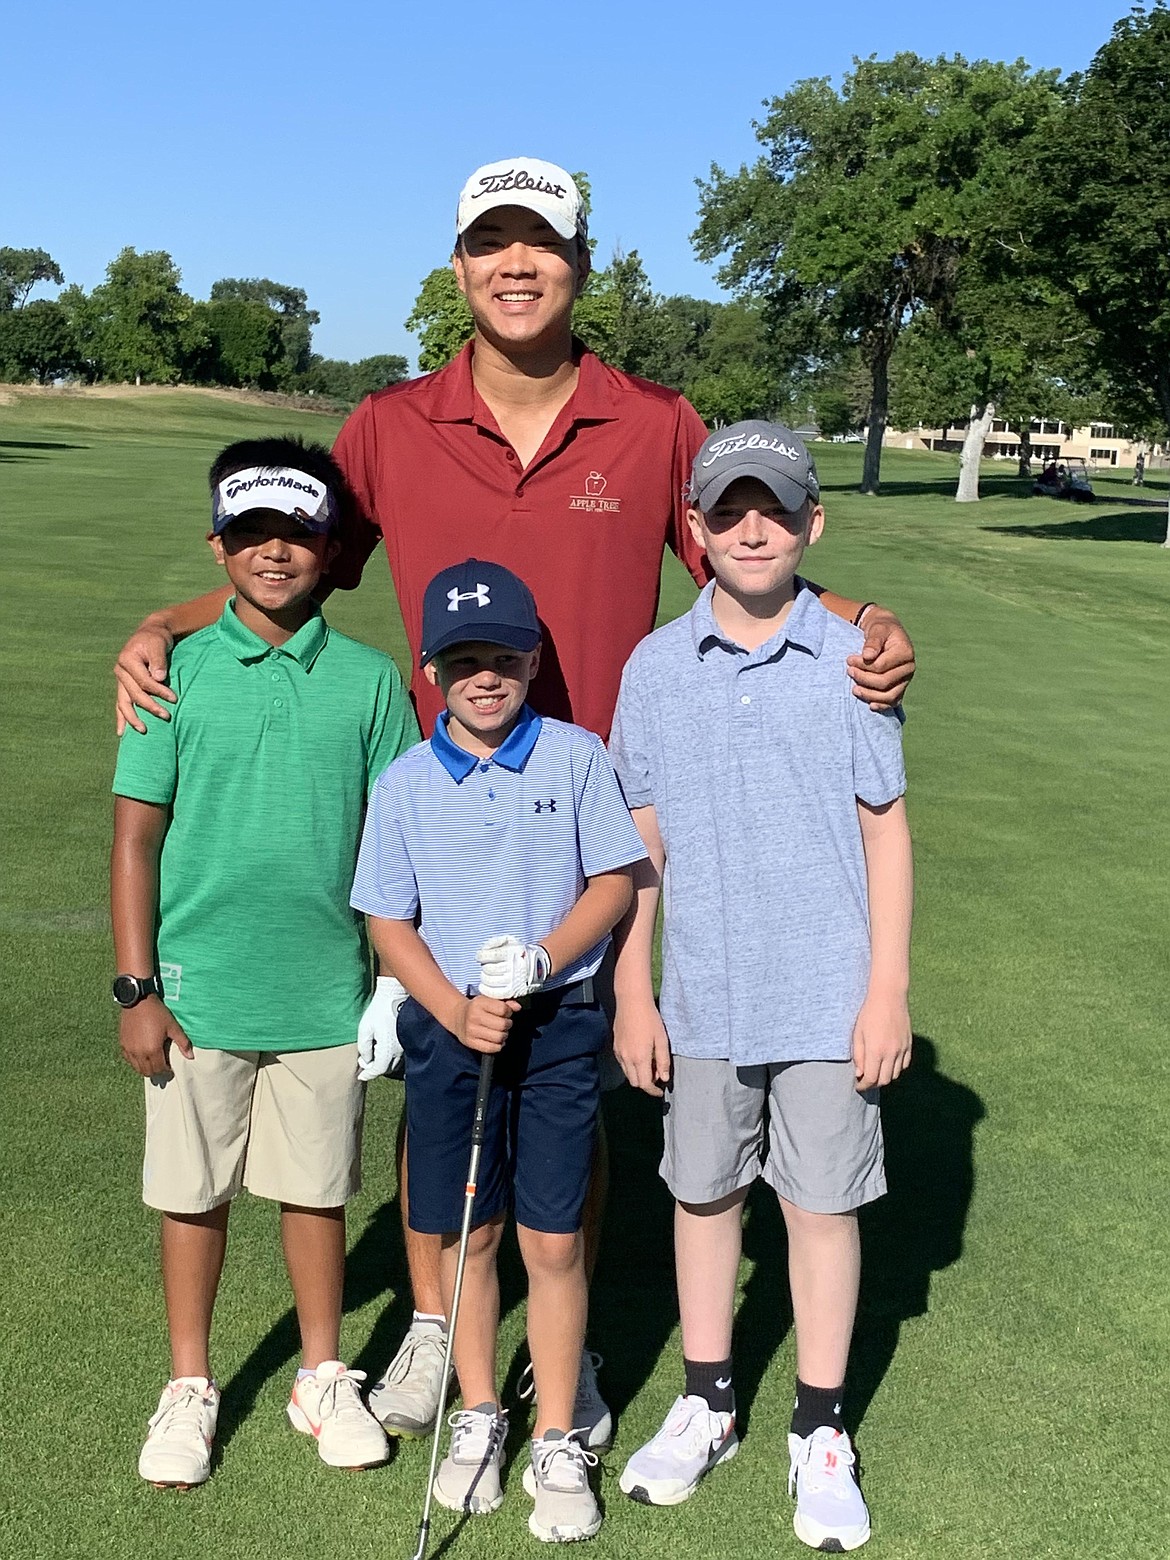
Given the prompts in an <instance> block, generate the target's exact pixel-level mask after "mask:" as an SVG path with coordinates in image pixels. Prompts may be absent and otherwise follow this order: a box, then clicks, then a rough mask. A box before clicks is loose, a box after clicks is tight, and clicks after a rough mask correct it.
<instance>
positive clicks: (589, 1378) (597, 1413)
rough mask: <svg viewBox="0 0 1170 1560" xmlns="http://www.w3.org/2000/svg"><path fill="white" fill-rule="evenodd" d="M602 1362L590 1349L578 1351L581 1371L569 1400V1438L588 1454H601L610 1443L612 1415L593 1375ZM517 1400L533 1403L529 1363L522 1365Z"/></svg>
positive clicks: (533, 1396) (534, 1400)
mask: <svg viewBox="0 0 1170 1560" xmlns="http://www.w3.org/2000/svg"><path fill="white" fill-rule="evenodd" d="M604 1363H605V1361H604V1360H603V1359H602V1358H601V1355H600V1354H595V1353H594V1352H593V1350H592V1349H582V1350H581V1369H580V1372H579V1373H578V1376H577V1392H576V1395H575V1397H574V1398H573V1424H574V1425H575V1426H576V1429H575V1430H574V1431H573V1434H574V1435H575V1436H576V1437H577V1439H578V1440H579V1441H580V1442H581V1443H582V1444H583V1445H584V1446H587V1447H588V1448H589V1450H590V1451H591V1452H604V1451H607V1450H608V1449H609V1444H610V1442H611V1441H612V1440H613V1415H612V1414H611V1413H610V1411H609V1405H608V1404H607V1403H606V1401H605V1399H604V1398H603V1397H602V1395H601V1388H600V1387H599V1386H598V1385H597V1372H598V1371H599V1370H600V1368H601V1366H602V1365H604ZM517 1396H518V1397H519V1398H520V1399H521V1400H522V1401H523V1402H528V1401H529V1400H531V1401H532V1402H533V1403H535V1402H536V1383H535V1381H534V1380H533V1379H532V1365H531V1363H529V1364H527V1365H525V1367H524V1370H523V1373H522V1374H521V1377H520V1383H519V1386H518V1388H517Z"/></svg>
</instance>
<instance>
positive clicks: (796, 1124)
mask: <svg viewBox="0 0 1170 1560" xmlns="http://www.w3.org/2000/svg"><path fill="white" fill-rule="evenodd" d="M854 1083H855V1076H854V1072H853V1063H852V1062H778V1063H774V1064H772V1065H770V1066H763V1067H735V1066H733V1065H732V1063H731V1062H727V1061H706V1060H703V1061H700V1060H696V1059H695V1058H694V1057H690V1056H675V1057H672V1058H671V1078H670V1086H669V1088H668V1089H667V1091H666V1095H665V1097H664V1099H663V1111H664V1113H665V1152H664V1154H663V1156H662V1164H661V1166H660V1167H659V1169H660V1174H661V1176H662V1179H663V1180H664V1181H665V1182H666V1184H667V1186H669V1187H670V1190H671V1192H672V1193H673V1195H674V1196H675V1198H676V1199H677V1200H678V1201H679V1202H685V1203H697V1204H703V1203H713V1202H718V1201H719V1200H720V1198H723V1197H727V1196H729V1195H730V1194H731V1193H732V1192H737V1191H740V1190H741V1189H742V1188H744V1187H746V1186H750V1185H751V1183H752V1182H753V1181H754V1180H755V1179H756V1177H757V1176H760V1177H762V1178H763V1180H764V1181H766V1182H767V1184H768V1185H769V1186H770V1187H771V1188H772V1190H773V1191H774V1192H776V1193H777V1194H778V1195H779V1196H780V1197H783V1198H785V1199H786V1201H788V1202H790V1203H794V1204H795V1205H796V1206H797V1207H798V1208H803V1209H804V1210H805V1211H806V1212H807V1213H848V1212H850V1211H851V1210H852V1209H854V1208H860V1207H861V1205H862V1204H863V1203H867V1202H873V1200H874V1199H875V1198H877V1197H880V1196H881V1195H882V1193H883V1192H884V1191H885V1189H886V1176H885V1169H884V1165H883V1157H882V1125H881V1114H880V1112H879V1109H878V1093H879V1091H878V1090H877V1089H869V1090H867V1091H866V1093H864V1094H858V1092H857V1090H856V1089H855V1088H854Z"/></svg>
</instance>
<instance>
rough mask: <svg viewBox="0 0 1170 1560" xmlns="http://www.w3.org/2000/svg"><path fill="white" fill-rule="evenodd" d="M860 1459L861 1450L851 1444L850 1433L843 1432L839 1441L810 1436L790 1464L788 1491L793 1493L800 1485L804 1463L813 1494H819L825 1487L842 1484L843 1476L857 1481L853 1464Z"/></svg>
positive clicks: (832, 1487)
mask: <svg viewBox="0 0 1170 1560" xmlns="http://www.w3.org/2000/svg"><path fill="white" fill-rule="evenodd" d="M814 1453H815V1454H816V1457H815V1461H814ZM856 1461H857V1454H856V1453H855V1452H854V1451H853V1449H852V1448H851V1447H850V1444H849V1440H848V1438H847V1437H845V1436H842V1437H841V1439H840V1440H839V1441H836V1442H834V1441H827V1440H821V1441H817V1442H815V1443H814V1441H813V1438H812V1436H809V1437H808V1439H807V1440H805V1441H804V1442H803V1443H802V1445H801V1449H800V1451H799V1452H797V1454H796V1456H795V1457H793V1459H792V1462H791V1464H790V1466H789V1469H788V1493H789V1494H790V1495H791V1494H792V1492H793V1490H794V1489H795V1488H796V1475H797V1471H798V1470H799V1468H800V1466H801V1464H803V1465H804V1469H805V1473H804V1484H805V1488H806V1489H807V1490H808V1492H809V1494H810V1495H815V1494H817V1493H818V1492H819V1491H821V1490H831V1489H835V1488H838V1487H839V1486H840V1482H841V1479H842V1478H843V1477H844V1478H847V1479H848V1480H849V1482H850V1483H855V1482H856V1480H855V1479H854V1477H853V1465H854V1463H855V1462H856Z"/></svg>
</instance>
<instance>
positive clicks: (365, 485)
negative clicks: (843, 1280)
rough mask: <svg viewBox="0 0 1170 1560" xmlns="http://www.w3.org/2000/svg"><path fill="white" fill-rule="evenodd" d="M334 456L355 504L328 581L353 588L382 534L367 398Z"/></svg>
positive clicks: (347, 512)
mask: <svg viewBox="0 0 1170 1560" xmlns="http://www.w3.org/2000/svg"><path fill="white" fill-rule="evenodd" d="M333 455H334V458H335V459H336V461H337V464H338V465H339V466H340V467H341V470H342V473H343V475H344V476H345V480H346V482H347V484H348V485H349V490H350V493H351V494H352V496H353V499H354V503H352V504H346V505H345V507H344V510H343V512H342V517H341V526H340V532H339V538H340V541H341V551H340V553H338V555H337V557H336V558H334V560H333V562H332V563H331V564H330V565H329V572H328V573H327V574H326V576H325V580H324V583H325V584H326V585H328V586H329V587H330V589H333V590H353V588H354V587H355V586H356V585H358V584H359V583H360V582H361V577H362V571H363V569H364V568H365V566H366V562H367V560H368V559H369V556H370V554H371V553H372V552H373V551H374V549H375V548H376V547H377V545H378V540H379V538H380V536H381V532H380V530H379V528H378V524H377V518H376V516H377V497H376V481H377V476H376V456H377V451H376V448H375V440H374V427H373V416H372V413H371V408H370V403H369V401H363V402H362V404H361V405H360V406H359V407H358V408H357V410H356V411H354V412H351V413H350V415H349V416H348V417H347V418H346V420H345V422H344V423H342V425H341V432H340V433H339V434H338V435H337V441H336V443H335V444H334V446H333Z"/></svg>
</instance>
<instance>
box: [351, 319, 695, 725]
mask: <svg viewBox="0 0 1170 1560" xmlns="http://www.w3.org/2000/svg"><path fill="white" fill-rule="evenodd" d="M706 433H707V430H706V428H705V427H704V426H703V423H702V421H701V419H700V418H699V415H698V413H697V412H696V411H695V410H694V408H693V407H692V406H691V405H690V403H689V402H688V401H686V400H685V399H684V398H683V396H681V395H680V394H679V393H678V392H677V391H676V390H667V389H665V388H664V387H663V386H662V385H655V384H651V383H650V382H649V381H648V380H645V379H635V378H634V377H633V376H632V375H630V374H623V373H621V372H620V371H619V370H618V369H615V368H609V367H607V366H606V365H605V364H604V363H603V362H602V361H601V359H600V358H598V357H596V356H595V355H594V353H592V352H589V351H587V350H586V349H584V348H581V349H580V374H579V376H578V379H577V387H576V389H575V390H574V391H573V394H572V396H571V397H570V399H569V401H568V402H567V404H566V405H565V406H564V407H562V409H561V411H560V412H559V414H558V415H557V419H556V421H555V422H554V423H553V425H552V427H551V428H550V429H549V432H548V436H547V438H546V439H545V441H544V443H543V444H542V445H541V447H540V449H539V450H538V451H537V453H536V456H535V458H534V459H533V460H532V462H531V464H530V465H529V466H527V467H522V466H521V464H520V460H519V457H518V456H517V454H516V452H515V450H514V449H513V448H512V446H511V445H510V444H509V443H508V440H507V439H506V438H505V437H504V435H503V434H502V433H501V432H500V429H499V425H498V424H497V422H496V420H495V418H494V417H493V416H492V414H491V412H490V411H489V410H488V408H487V405H486V404H485V402H484V401H483V399H482V398H481V397H480V395H479V394H478V392H477V391H476V389H475V386H474V384H473V382H472V378H471V346H470V345H468V346H467V347H465V348H464V350H463V351H462V352H461V353H460V354H459V356H458V357H457V358H455V360H454V361H453V362H451V363H449V364H448V365H447V367H446V368H443V369H440V370H439V372H438V373H437V374H429V375H427V376H426V377H425V378H423V379H413V380H409V381H407V382H405V383H403V384H399V385H391V386H389V387H388V388H387V389H385V390H380V391H378V392H377V394H376V395H372V396H370V397H369V399H368V400H366V401H363V402H362V404H361V405H360V406H359V407H358V409H357V410H356V411H355V412H354V413H353V415H352V416H351V417H350V418H349V419H348V421H347V422H346V423H345V426H344V427H343V428H342V430H341V432H340V434H339V435H338V437H337V444H336V447H335V453H336V455H337V459H338V461H339V462H340V464H341V466H342V468H343V470H344V471H345V474H346V476H347V477H348V479H349V482H350V484H351V486H352V487H353V490H354V492H355V493H356V495H357V498H358V501H359V503H360V505H361V507H362V509H363V511H364V516H363V517H362V518H361V519H360V520H359V521H358V522H357V523H356V524H354V525H351V526H348V527H347V528H346V529H345V530H344V531H343V533H342V541H343V550H342V553H341V556H340V557H339V558H338V559H337V561H336V562H335V563H334V565H333V567H332V568H331V569H330V572H329V582H330V584H331V585H336V586H339V587H340V588H341V589H342V590H350V589H352V588H353V587H354V586H355V585H356V584H357V583H358V581H359V580H360V578H361V573H362V568H363V566H364V564H365V562H366V559H367V558H368V557H369V556H370V554H371V552H372V551H373V550H374V548H375V547H376V546H377V544H378V537H379V534H380V535H381V537H382V539H383V540H384V541H385V543H386V552H387V554H388V555H389V558H390V572H391V574H392V575H393V577H394V588H395V590H396V591H397V593H398V601H399V604H400V606H401V608H402V616H403V620H404V622H405V624H406V637H407V641H408V643H409V645H410V649H411V655H412V656H413V657H414V659H415V662H416V670H415V672H414V676H413V679H412V682H411V691H412V693H413V694H414V697H415V701H416V703H417V706H418V715H419V720H420V722H421V724H422V728H423V731H424V732H429V731H430V729H431V727H432V725H433V723H434V720H435V717H436V716H437V715H438V713H439V712H440V710H441V709H442V708H443V702H442V699H441V697H440V696H439V694H438V692H437V691H436V690H435V689H434V688H432V687H431V685H430V683H428V682H427V681H426V680H425V679H424V677H423V676H422V673H421V672H420V671H418V670H417V660H418V651H419V641H420V639H421V635H422V599H423V592H424V590H425V589H426V586H427V583H428V581H429V580H430V579H432V578H433V576H434V575H435V574H437V573H438V571H439V570H440V569H445V568H447V567H448V565H450V564H453V563H460V562H462V560H463V559H464V558H483V559H487V560H490V561H491V562H493V563H502V564H504V565H506V567H508V568H509V569H511V570H512V571H513V573H515V574H518V575H519V576H520V578H521V579H523V580H525V581H526V582H527V584H528V586H529V588H530V589H531V591H532V593H533V595H534V596H535V597H536V606H537V610H538V611H539V613H540V617H541V622H542V624H543V627H544V648H543V653H542V656H541V663H540V671H539V672H538V674H537V676H536V679H535V681H534V683H533V685H532V692H531V695H530V699H531V702H532V704H533V706H534V707H535V708H536V709H537V710H539V711H540V712H541V713H543V714H546V715H554V716H557V717H559V718H560V719H562V720H573V721H576V722H577V724H578V725H581V726H585V727H587V728H588V729H589V730H590V731H596V732H598V733H599V734H600V735H601V736H603V737H604V736H607V735H608V733H609V726H610V721H611V720H612V718H613V709H614V705H615V704H616V702H617V694H618V684H619V682H620V680H621V673H622V668H623V666H624V665H625V663H626V660H627V658H628V657H629V654H630V652H631V651H632V650H633V648H634V646H635V645H636V644H637V643H638V641H639V640H640V639H642V638H643V637H644V635H646V634H648V633H649V632H650V630H651V629H652V628H653V627H654V619H655V615H656V613H657V610H658V590H659V578H660V573H661V568H662V551H663V547H664V546H668V547H670V548H672V549H673V551H674V552H676V553H677V554H678V555H679V557H680V558H681V559H682V560H683V562H684V563H685V564H686V566H687V567H688V569H689V570H690V571H691V573H692V575H694V577H695V579H696V580H698V581H699V582H700V583H702V582H704V581H705V579H706V578H707V575H706V572H705V568H704V558H703V554H702V553H701V552H700V551H699V549H698V548H697V547H696V546H695V543H694V540H693V539H692V537H691V534H690V531H689V529H688V527H687V524H686V506H685V504H684V502H683V488H684V484H685V483H686V482H687V481H688V479H689V477H690V469H691V462H692V460H693V459H694V457H695V453H696V451H697V450H698V448H699V445H700V444H701V443H702V442H703V439H704V438H705V437H706Z"/></svg>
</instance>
